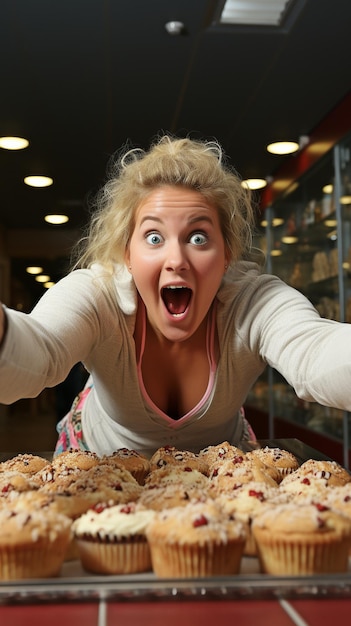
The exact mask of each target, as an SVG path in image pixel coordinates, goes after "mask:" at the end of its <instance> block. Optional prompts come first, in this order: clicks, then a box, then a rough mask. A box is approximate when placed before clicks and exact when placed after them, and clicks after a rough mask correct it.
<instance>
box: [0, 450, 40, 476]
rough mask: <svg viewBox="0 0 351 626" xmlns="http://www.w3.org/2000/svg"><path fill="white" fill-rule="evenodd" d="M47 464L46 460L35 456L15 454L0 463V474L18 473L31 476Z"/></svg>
mask: <svg viewBox="0 0 351 626" xmlns="http://www.w3.org/2000/svg"><path fill="white" fill-rule="evenodd" d="M47 464H48V460H47V459H45V458H43V457H41V456H38V455H37V454H17V455H16V456H14V457H12V458H10V459H8V460H7V461H3V462H2V463H0V472H7V471H9V470H10V471H12V472H20V473H21V474H28V475H33V474H35V473H36V472H38V471H39V470H41V469H42V468H43V467H45V466H46V465H47Z"/></svg>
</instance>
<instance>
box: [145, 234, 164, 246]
mask: <svg viewBox="0 0 351 626" xmlns="http://www.w3.org/2000/svg"><path fill="white" fill-rule="evenodd" d="M145 239H146V241H147V243H149V244H150V245H151V246H158V245H159V244H160V243H162V242H163V238H162V237H161V235H160V234H159V233H148V234H147V235H146V237H145Z"/></svg>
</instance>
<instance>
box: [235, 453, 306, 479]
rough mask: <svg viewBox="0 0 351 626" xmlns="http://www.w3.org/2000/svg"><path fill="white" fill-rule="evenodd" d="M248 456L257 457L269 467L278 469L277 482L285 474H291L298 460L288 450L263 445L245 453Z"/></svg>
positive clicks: (296, 466) (295, 468) (297, 465)
mask: <svg viewBox="0 0 351 626" xmlns="http://www.w3.org/2000/svg"><path fill="white" fill-rule="evenodd" d="M247 456H248V457H252V458H254V459H259V460H260V461H262V462H263V463H264V465H266V466H267V467H269V468H272V469H274V470H277V471H278V482H279V477H280V479H282V478H284V476H286V475H287V474H291V472H294V471H295V470H297V469H298V467H299V465H300V464H299V461H298V459H297V458H296V456H295V455H294V454H293V453H292V452H289V451H288V450H281V449H280V448H276V447H275V448H270V447H269V446H265V447H264V448H256V449H255V450H252V451H251V452H248V453H247Z"/></svg>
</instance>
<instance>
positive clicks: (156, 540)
mask: <svg viewBox="0 0 351 626" xmlns="http://www.w3.org/2000/svg"><path fill="white" fill-rule="evenodd" d="M146 536H147V539H148V542H149V545H150V550H151V559H152V566H153V570H154V572H155V574H156V575H157V576H162V577H194V576H195V577H201V576H215V575H226V574H235V573H238V572H239V570H240V563H241V556H242V552H243V548H244V544H245V539H246V535H245V530H244V527H243V525H242V524H241V523H240V522H237V521H234V520H230V519H229V518H228V517H227V516H226V515H225V514H224V512H223V510H222V509H221V507H220V506H219V505H218V504H216V503H215V502H214V501H211V500H208V501H206V502H190V503H189V504H188V505H187V506H185V507H176V508H172V509H167V510H165V511H161V512H158V513H156V515H155V517H154V519H153V520H152V521H151V522H150V524H149V525H148V527H147V529H146Z"/></svg>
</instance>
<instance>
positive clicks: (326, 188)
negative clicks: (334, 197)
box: [322, 184, 333, 193]
mask: <svg viewBox="0 0 351 626" xmlns="http://www.w3.org/2000/svg"><path fill="white" fill-rule="evenodd" d="M322 191H323V193H333V185H331V184H329V185H324V187H323V188H322Z"/></svg>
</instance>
